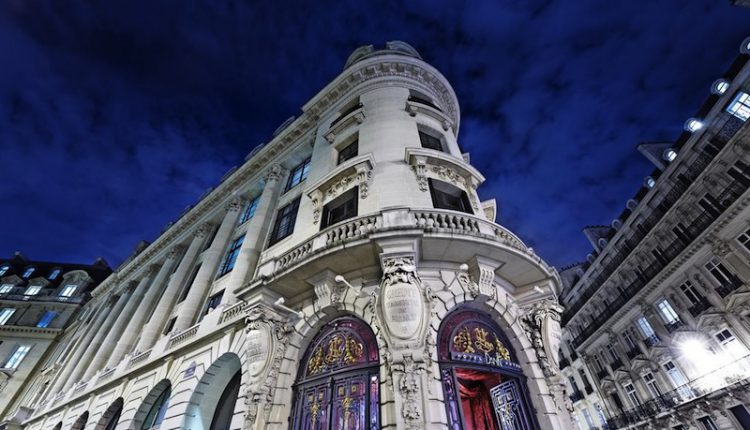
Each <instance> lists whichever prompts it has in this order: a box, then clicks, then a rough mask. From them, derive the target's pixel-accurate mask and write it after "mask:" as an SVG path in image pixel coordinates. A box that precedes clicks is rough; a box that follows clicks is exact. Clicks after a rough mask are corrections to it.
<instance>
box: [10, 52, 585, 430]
mask: <svg viewBox="0 0 750 430" xmlns="http://www.w3.org/2000/svg"><path fill="white" fill-rule="evenodd" d="M458 130H459V106H458V101H457V100H456V96H455V94H454V92H453V90H452V88H451V86H450V84H449V83H448V82H447V81H446V79H445V78H444V77H443V76H442V75H441V74H440V73H439V72H438V71H437V70H435V69H434V68H433V67H431V66H430V65H429V64H427V63H425V62H424V61H422V59H421V58H420V56H419V54H418V53H417V52H416V51H415V50H414V48H412V47H411V46H409V45H407V44H405V43H403V42H389V43H388V44H386V47H385V48H384V49H373V47H372V46H366V47H362V48H359V49H357V50H356V51H354V53H353V54H352V55H351V56H350V58H349V59H348V61H347V63H346V66H345V68H344V70H343V72H342V73H341V74H340V75H339V76H337V77H336V78H335V79H334V80H333V81H332V82H331V83H330V84H328V85H327V86H326V87H325V88H324V89H323V90H321V91H320V92H319V93H318V94H317V95H315V96H314V97H313V98H312V99H311V100H310V101H309V102H307V103H306V104H305V105H304V106H303V107H302V113H301V115H300V116H299V117H298V118H296V119H292V120H289V121H287V122H285V123H284V124H282V126H281V127H279V129H278V130H277V131H276V133H274V136H273V138H272V140H271V141H270V142H269V143H267V144H265V145H262V146H259V147H258V148H256V149H254V150H253V151H252V152H251V153H250V154H249V155H248V157H247V158H246V162H245V163H244V164H243V165H242V166H240V167H238V168H236V169H233V170H231V171H230V172H229V173H227V175H225V177H224V178H223V179H222V181H221V183H220V184H219V185H217V186H216V187H215V188H214V189H212V190H210V191H209V192H208V193H207V194H206V195H204V196H203V197H202V199H201V200H200V201H199V202H198V203H197V204H196V205H195V206H194V207H192V208H190V209H189V210H187V211H186V212H185V213H184V214H183V215H182V216H181V217H180V218H179V219H178V220H176V221H175V222H174V223H170V225H169V226H168V228H167V229H166V230H165V231H164V233H163V234H162V235H161V236H160V237H159V238H157V239H156V240H155V241H154V242H153V243H151V244H150V245H147V246H142V247H140V252H138V253H137V254H136V255H134V256H133V257H132V258H131V259H129V261H127V262H126V263H125V264H123V265H122V266H121V267H120V268H119V269H118V270H117V272H116V273H114V274H113V275H112V276H110V277H109V278H107V279H106V280H105V281H104V282H102V283H101V284H100V285H99V286H98V287H97V289H96V290H95V292H94V297H93V298H92V300H91V301H90V302H88V303H87V304H86V305H85V306H84V310H83V314H82V319H81V321H80V323H79V324H77V325H76V326H75V329H71V330H68V331H66V332H65V334H64V335H63V341H62V342H61V343H60V347H59V348H60V350H61V351H62V352H61V353H59V354H55V355H53V356H50V358H49V359H48V360H47V361H46V362H45V364H44V367H43V370H42V369H40V370H39V372H38V373H39V374H43V375H44V376H43V378H42V379H43V380H44V384H42V385H41V386H40V387H39V388H38V389H36V390H31V392H28V393H24V395H23V397H22V399H23V400H22V401H21V402H20V403H19V404H18V405H17V407H19V408H24V410H25V411H27V413H26V414H25V418H24V419H22V420H17V421H20V422H16V423H11V424H13V425H16V427H17V428H20V427H23V428H26V429H29V430H42V429H44V430H50V429H55V430H59V429H64V430H67V429H76V430H79V429H87V430H89V429H118V430H124V429H152V428H160V429H162V430H166V429H216V430H218V429H309V430H323V429H347V430H348V429H369V430H375V429H380V428H392V429H451V430H461V429H466V430H469V429H500V428H502V429H516V430H531V429H545V430H549V429H554V430H557V429H569V428H571V420H570V416H569V414H568V409H567V406H568V405H567V403H566V398H565V395H564V392H563V389H564V384H563V381H562V379H561V376H560V373H559V368H558V363H557V353H558V350H559V339H560V326H559V319H560V312H561V311H562V309H561V308H560V306H559V305H558V303H557V295H558V294H559V293H560V290H561V281H560V278H559V276H558V274H557V272H556V271H555V270H554V269H553V268H552V267H550V266H548V265H547V264H545V263H544V261H542V260H541V259H540V258H539V257H538V256H537V255H536V254H535V253H534V251H533V250H532V249H531V248H529V247H527V246H526V245H525V244H524V243H523V242H522V241H521V240H520V239H519V238H518V237H516V236H515V235H514V234H513V233H511V232H510V231H508V230H507V229H506V228H504V227H502V226H501V225H499V224H497V223H496V222H495V216H496V206H495V203H494V201H493V200H489V201H481V200H480V199H479V196H478V195H477V191H476V189H477V187H478V186H479V185H480V184H481V183H482V182H483V181H484V177H483V176H482V174H481V173H480V172H479V171H477V169H475V168H474V167H473V166H472V165H471V164H470V162H469V155H468V154H462V153H461V150H460V149H459V145H458V142H457V137H458Z"/></svg>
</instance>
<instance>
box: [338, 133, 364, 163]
mask: <svg viewBox="0 0 750 430" xmlns="http://www.w3.org/2000/svg"><path fill="white" fill-rule="evenodd" d="M358 153H359V139H355V140H354V141H353V142H352V143H350V144H348V145H346V146H345V147H344V148H342V149H341V151H339V158H338V161H337V162H336V164H337V165H338V164H341V163H343V162H345V161H347V160H351V159H352V158H354V157H356V156H357V154H358Z"/></svg>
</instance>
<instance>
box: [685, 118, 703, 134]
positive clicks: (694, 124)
mask: <svg viewBox="0 0 750 430" xmlns="http://www.w3.org/2000/svg"><path fill="white" fill-rule="evenodd" d="M702 128H703V121H701V120H699V119H698V118H690V119H689V120H687V121H685V131H689V132H691V133H695V132H696V131H698V130H700V129H702Z"/></svg>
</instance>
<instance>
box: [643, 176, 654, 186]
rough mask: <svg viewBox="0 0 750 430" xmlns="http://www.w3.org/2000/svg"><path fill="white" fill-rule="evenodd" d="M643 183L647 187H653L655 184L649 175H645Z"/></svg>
mask: <svg viewBox="0 0 750 430" xmlns="http://www.w3.org/2000/svg"><path fill="white" fill-rule="evenodd" d="M643 185H645V186H646V187H647V188H654V185H656V181H655V180H654V178H652V177H651V176H646V177H645V178H643Z"/></svg>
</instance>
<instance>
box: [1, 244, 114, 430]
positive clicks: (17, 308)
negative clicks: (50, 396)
mask: <svg viewBox="0 0 750 430" xmlns="http://www.w3.org/2000/svg"><path fill="white" fill-rule="evenodd" d="M111 273H112V270H111V269H110V268H109V266H108V265H107V263H106V262H104V260H101V259H99V260H97V261H96V262H95V263H94V264H90V265H88V264H87V265H84V264H64V263H51V262H43V261H32V260H30V259H28V258H26V257H25V256H24V255H23V254H21V253H18V252H17V253H16V254H15V255H14V256H13V258H10V259H7V260H3V259H0V417H6V416H8V415H9V414H11V412H13V415H12V417H8V418H9V419H12V420H15V421H20V420H23V419H25V418H26V417H27V415H28V413H29V412H30V410H29V409H27V408H24V407H20V406H21V405H23V404H29V403H33V402H35V401H38V400H39V399H38V397H36V396H37V395H38V393H39V392H40V391H41V390H42V389H43V387H44V384H45V381H47V380H48V379H49V377H50V375H52V374H54V372H55V371H56V370H57V368H56V367H55V366H51V367H45V366H44V363H45V362H49V361H50V360H52V359H53V357H54V356H56V355H59V354H60V353H61V352H62V350H63V349H65V348H66V346H67V345H68V344H69V338H70V336H71V333H72V332H74V331H75V330H76V329H77V327H79V326H80V325H81V318H82V315H81V312H80V310H81V308H82V307H83V305H84V304H85V303H86V301H87V300H88V299H89V298H90V297H91V291H92V290H94V288H96V286H97V285H99V283H100V282H101V281H103V280H104V279H105V278H106V277H107V276H109V275H110V274H111Z"/></svg>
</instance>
